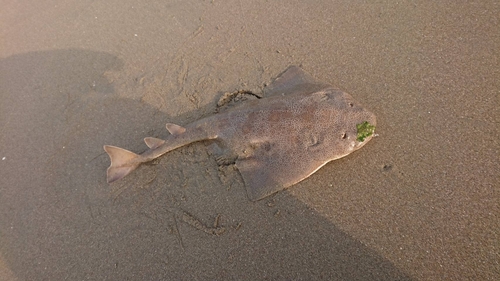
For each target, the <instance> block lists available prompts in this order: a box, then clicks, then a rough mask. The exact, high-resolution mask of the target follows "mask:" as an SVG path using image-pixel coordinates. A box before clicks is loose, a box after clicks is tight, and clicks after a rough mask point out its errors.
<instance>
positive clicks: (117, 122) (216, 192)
mask: <svg viewBox="0 0 500 281" xmlns="http://www.w3.org/2000/svg"><path fill="white" fill-rule="evenodd" d="M122 69H123V63H122V62H121V60H120V59H118V58H117V57H115V56H113V55H110V54H106V53H101V52H92V51H86V50H76V49H72V50H55V51H46V52H34V53H28V54H23V55H16V56H12V57H8V58H5V59H2V60H1V61H0V77H1V79H2V81H1V85H0V90H1V91H0V95H1V96H0V98H1V100H2V102H1V103H0V114H1V115H0V117H1V119H0V130H1V131H2V136H0V148H1V150H0V153H1V155H0V159H2V158H3V159H4V160H3V161H0V247H1V248H0V250H1V252H0V254H1V255H0V257H1V256H3V258H4V259H5V260H4V264H5V265H6V267H8V269H9V270H10V271H11V272H12V273H13V275H15V276H16V277H18V278H19V279H20V280H33V279H44V280H78V279H97V280H108V279H113V280H130V279H137V280H161V279H165V280H183V279H184V280H193V279H194V280H200V279H201V280H207V279H209V280H219V279H239V280H243V279H252V280H257V279H271V280H289V279H294V280H297V279H309V280H312V279H314V280H318V279H325V280H410V277H409V276H407V275H406V274H405V273H403V272H401V271H400V270H398V269H397V268H396V267H395V266H394V265H393V264H392V263H390V262H389V261H388V260H386V259H384V258H383V257H381V256H380V255H379V254H377V253H376V252H375V251H373V250H371V249H369V248H367V247H366V246H364V245H363V244H361V243H360V242H358V241H357V240H355V239H353V238H352V237H351V236H349V235H348V234H346V233H344V232H343V231H341V230H340V229H339V228H337V227H336V226H335V225H334V224H332V223H331V222H329V221H328V220H326V219H325V218H323V217H322V216H321V215H319V214H318V213H317V212H315V211H314V210H312V209H310V208H309V207H308V206H306V205H305V204H303V203H302V202H300V201H298V200H297V199H295V198H294V197H292V196H291V195H289V194H288V193H287V192H280V193H278V194H277V195H275V196H272V197H270V198H266V199H264V200H261V201H259V202H256V203H252V202H250V201H248V200H247V198H246V194H245V191H244V186H243V183H242V181H241V178H240V177H239V174H238V172H237V170H232V169H230V168H225V169H218V167H217V165H216V163H215V161H214V160H213V159H212V158H211V157H210V156H209V155H208V154H207V150H206V148H205V147H204V144H203V143H196V144H192V145H189V146H187V147H184V148H181V149H178V150H176V151H173V152H171V153H169V154H168V155H166V156H164V157H162V158H160V159H159V160H158V161H155V162H154V163H152V164H148V165H143V166H142V167H140V168H139V169H138V170H137V171H135V172H134V173H132V174H131V175H130V176H128V177H127V178H125V179H123V180H122V181H120V182H118V183H117V184H114V185H111V186H109V185H108V184H107V183H106V180H105V171H106V168H107V166H108V165H109V159H108V158H107V156H106V155H105V154H104V151H103V150H102V145H103V144H112V145H117V146H121V147H124V148H127V149H130V150H132V151H135V152H142V151H144V150H145V149H146V146H145V145H144V144H143V143H142V138H143V137H146V136H156V137H164V136H165V135H166V134H168V133H167V132H166V130H165V129H164V124H165V123H166V122H177V123H180V124H181V125H182V124H185V123H184V122H185V120H190V119H192V116H189V114H186V115H184V116H176V117H171V116H168V115H166V114H164V113H162V112H158V111H157V110H156V109H155V108H153V107H151V106H149V105H146V104H144V103H141V102H140V101H134V100H130V99H124V98H120V97H119V95H118V94H117V93H115V90H114V86H113V85H119V83H125V81H126V80H127V79H129V78H128V77H127V76H128V75H126V74H123V77H124V78H120V75H115V78H116V77H118V78H116V79H110V78H109V73H111V72H115V73H116V72H118V73H119V72H120V71H122ZM203 111H204V112H208V111H211V110H210V109H207V108H204V109H203ZM214 221H215V223H214ZM213 229H219V230H221V231H219V232H213V231H211V230H213ZM215 234H218V235H215Z"/></svg>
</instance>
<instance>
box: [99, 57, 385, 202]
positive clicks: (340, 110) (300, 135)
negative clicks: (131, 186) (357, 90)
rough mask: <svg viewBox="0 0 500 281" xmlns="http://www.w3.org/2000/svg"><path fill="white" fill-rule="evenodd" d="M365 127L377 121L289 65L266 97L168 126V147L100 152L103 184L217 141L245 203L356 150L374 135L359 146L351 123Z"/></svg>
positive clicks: (164, 143) (108, 148)
mask: <svg viewBox="0 0 500 281" xmlns="http://www.w3.org/2000/svg"><path fill="white" fill-rule="evenodd" d="M365 121H368V122H369V123H370V124H372V125H375V124H376V119H375V115H373V114H372V113H371V112H369V111H367V110H366V109H364V108H363V107H361V106H360V105H359V104H358V103H357V102H355V101H354V99H353V98H352V97H351V96H350V95H349V94H347V93H344V92H342V91H339V90H336V89H334V88H332V87H331V86H330V85H328V84H324V83H321V82H318V81H315V80H314V79H313V78H312V77H311V76H309V75H308V74H307V73H305V72H304V71H303V70H302V69H300V68H299V67H295V66H292V67H289V68H288V69H287V70H286V71H285V72H284V73H282V74H281V75H280V77H278V78H277V79H276V80H275V81H274V82H273V83H272V84H270V85H269V86H268V87H266V89H265V98H262V99H258V100H252V101H247V102H245V103H242V104H241V105H239V106H236V107H234V108H231V109H229V110H227V111H225V112H223V113H219V114H216V115H213V116H210V117H207V118H204V119H201V120H198V121H196V122H193V123H191V124H189V125H187V126H185V130H184V128H182V127H180V126H176V125H173V124H169V125H167V127H168V128H169V131H171V133H172V135H170V136H169V137H168V138H167V139H166V140H165V141H162V140H157V139H149V140H146V142H147V143H148V146H150V147H151V149H150V150H148V151H146V152H144V153H143V154H141V155H135V154H133V153H131V152H126V153H131V154H129V155H128V157H122V155H120V154H121V151H122V149H119V148H115V147H111V146H105V150H106V151H107V152H108V154H110V157H111V166H110V168H109V169H108V182H112V181H114V180H117V179H119V178H121V177H123V176H125V175H126V174H128V173H129V172H130V171H131V170H133V169H135V167H137V166H138V165H139V164H140V163H143V162H147V161H150V160H153V159H155V158H157V157H159V156H160V155H162V154H164V153H167V152H169V151H171V150H173V149H176V148H178V147H181V146H184V145H186V144H189V143H192V142H196V141H200V140H207V139H214V140H215V139H216V140H218V143H220V144H221V145H222V146H223V147H224V148H225V152H226V153H227V155H228V157H230V158H231V157H234V158H235V163H236V167H237V168H238V170H239V171H240V173H241V175H242V177H243V180H244V182H245V186H246V189H247V194H248V197H249V198H250V200H252V201H255V200H259V199H262V198H264V197H266V196H268V195H270V194H272V193H275V192H277V191H279V190H282V189H284V188H287V187H289V186H291V185H293V184H295V183H297V182H299V181H301V180H303V179H305V178H307V177H308V176H309V175H311V174H312V173H314V172H315V171H316V170H318V169H319V168H320V167H322V166H323V165H324V164H326V163H328V162H329V161H331V160H335V159H338V158H341V157H344V156H346V155H348V154H349V153H351V152H353V151H354V150H357V149H359V148H361V147H362V146H363V145H365V144H366V143H367V142H368V141H369V140H370V139H371V138H372V137H373V136H369V137H367V138H366V139H365V140H364V141H363V142H359V141H358V140H356V138H357V129H356V124H360V123H363V122H365ZM114 158H116V159H118V160H117V161H114ZM123 158H125V160H124V161H123ZM114 162H117V163H114ZM118 162H121V163H118ZM123 169H124V170H125V172H123Z"/></svg>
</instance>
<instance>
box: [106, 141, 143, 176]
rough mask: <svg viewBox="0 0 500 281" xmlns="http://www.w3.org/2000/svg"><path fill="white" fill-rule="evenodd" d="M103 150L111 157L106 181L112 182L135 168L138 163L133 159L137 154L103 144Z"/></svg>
mask: <svg viewBox="0 0 500 281" xmlns="http://www.w3.org/2000/svg"><path fill="white" fill-rule="evenodd" d="M104 150H105V151H106V152H107V153H108V155H109V158H110V159H111V165H110V166H109V168H108V172H107V181H108V183H112V182H114V181H117V180H119V179H121V178H123V177H124V176H126V175H128V174H129V173H130V172H132V171H133V170H135V168H137V167H138V166H139V164H140V162H139V161H133V160H134V159H135V158H137V157H140V156H139V155H137V154H135V153H133V152H131V151H128V150H126V149H123V148H119V147H116V146H111V145H105V146H104Z"/></svg>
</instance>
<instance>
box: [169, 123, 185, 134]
mask: <svg viewBox="0 0 500 281" xmlns="http://www.w3.org/2000/svg"><path fill="white" fill-rule="evenodd" d="M166 127H167V130H168V131H169V132H170V133H171V134H172V135H174V136H176V135H180V134H182V133H184V132H185V131H186V128H184V127H182V126H179V125H176V124H173V123H167V125H166Z"/></svg>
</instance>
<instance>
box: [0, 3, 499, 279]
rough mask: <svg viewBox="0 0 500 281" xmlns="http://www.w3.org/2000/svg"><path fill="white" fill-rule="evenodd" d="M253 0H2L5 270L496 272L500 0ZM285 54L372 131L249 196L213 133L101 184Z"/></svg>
mask: <svg viewBox="0 0 500 281" xmlns="http://www.w3.org/2000/svg"><path fill="white" fill-rule="evenodd" d="M249 2H250V1H194V0H193V1H150V2H149V3H137V1H128V0H126V1H106V2H103V1H74V0H70V1H58V0H52V1H44V3H43V4H42V3H38V2H37V3H29V4H28V3H27V4H23V3H4V4H2V9H1V10H0V20H1V25H0V38H2V39H1V41H0V42H1V43H0V44H1V45H0V46H1V48H0V79H1V81H0V101H1V102H0V132H1V133H0V279H1V280H83V279H89V280H263V279H264V280H321V279H322V280H499V279H500V246H499V245H500V244H499V241H500V234H499V229H500V219H499V216H500V208H499V203H498V202H499V199H500V198H499V197H500V196H499V190H500V189H499V170H500V165H499V160H498V159H499V156H500V153H499V149H500V145H499V141H498V138H499V129H498V123H499V118H500V116H499V110H498V108H499V105H500V100H499V96H500V92H499V89H500V82H499V81H500V60H499V52H498V50H500V35H499V33H498V26H499V15H500V5H499V4H498V3H496V1H480V2H479V3H467V4H464V3H462V4H459V3H457V2H456V1H440V3H433V2H429V1H417V2H414V1H408V2H407V1H397V2H396V1H378V2H377V3H371V4H364V5H362V4H360V3H353V1H333V2H331V1H314V3H313V2H310V3H304V2H301V1H297V2H293V3H291V2H290V1H286V3H279V1H252V3H249ZM284 2H285V1H284ZM292 64H295V65H300V66H302V67H303V68H304V69H305V70H306V71H308V72H309V73H311V74H312V75H313V76H314V77H317V78H318V79H319V80H322V81H326V82H329V83H331V84H333V85H334V86H336V87H338V88H340V89H342V90H344V91H346V92H348V93H350V94H351V95H352V96H353V97H354V98H355V99H356V100H358V101H360V102H361V103H362V104H363V105H365V106H366V107H367V108H369V109H370V110H371V111H373V112H374V113H375V114H376V115H377V124H378V127H377V133H378V135H379V136H378V137H376V138H374V139H373V140H372V141H371V142H370V143H368V144H367V145H366V146H365V147H363V148H362V149H360V150H359V151H356V152H355V153H353V154H351V155H349V156H347V157H345V158H343V159H340V160H336V161H333V162H331V163H329V164H327V165H326V166H324V167H323V168H321V169H320V170H319V171H318V172H316V173H315V174H314V175H313V176H311V177H310V178H308V179H306V180H305V181H303V182H301V183H299V184H297V185H295V186H294V187H292V188H290V189H288V190H286V191H284V192H280V193H278V194H276V195H274V196H271V197H268V198H266V199H263V200H261V201H258V202H256V203H253V202H250V201H248V200H247V198H246V194H245V189H244V185H243V182H242V179H241V177H240V175H239V174H238V171H237V170H235V169H232V168H231V167H228V168H223V169H219V168H218V166H217V164H216V162H215V160H214V159H213V158H212V157H210V155H208V152H207V149H206V145H207V144H208V143H196V144H192V145H190V146H187V147H184V148H182V149H178V150H176V151H173V152H171V153H169V154H167V155H165V156H164V157H162V158H160V159H159V160H158V161H155V162H153V163H151V164H148V165H143V166H141V167H140V168H139V169H137V170H136V171H135V172H134V173H133V174H131V175H129V176H127V177H126V178H124V179H123V180H121V181H119V182H117V183H116V184H112V185H108V184H107V183H106V179H105V173H106V168H107V167H108V165H109V159H108V157H107V155H106V154H105V153H104V151H103V149H102V146H103V145H104V144H111V145H116V146H120V147H124V148H127V149H130V150H132V151H135V152H141V151H144V150H145V149H146V146H145V145H144V143H143V141H142V139H143V138H144V137H146V136H154V137H160V138H161V137H165V136H166V135H167V134H168V132H167V131H166V130H165V129H164V125H165V123H167V122H172V123H177V124H181V125H184V124H188V123H189V122H192V121H194V120H197V119H199V118H202V117H204V116H208V115H210V114H213V112H214V110H215V108H216V103H217V101H218V99H219V97H220V96H222V95H223V94H224V93H225V92H233V91H237V90H250V91H254V92H260V91H261V90H262V88H263V87H264V86H265V85H266V83H269V82H270V81H271V80H272V78H273V77H275V76H277V75H278V74H279V73H281V72H282V71H283V70H284V69H285V68H286V67H287V66H289V65H292Z"/></svg>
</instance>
